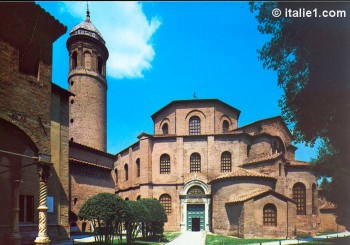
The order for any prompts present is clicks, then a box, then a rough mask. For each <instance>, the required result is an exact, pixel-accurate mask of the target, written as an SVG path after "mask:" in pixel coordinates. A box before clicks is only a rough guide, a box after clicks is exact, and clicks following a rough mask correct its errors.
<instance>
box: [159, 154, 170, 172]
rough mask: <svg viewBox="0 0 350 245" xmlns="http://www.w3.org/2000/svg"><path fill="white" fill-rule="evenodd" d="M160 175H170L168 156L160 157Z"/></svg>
mask: <svg viewBox="0 0 350 245" xmlns="http://www.w3.org/2000/svg"><path fill="white" fill-rule="evenodd" d="M160 173H161V174H170V157H169V155H168V154H163V155H161V157H160Z"/></svg>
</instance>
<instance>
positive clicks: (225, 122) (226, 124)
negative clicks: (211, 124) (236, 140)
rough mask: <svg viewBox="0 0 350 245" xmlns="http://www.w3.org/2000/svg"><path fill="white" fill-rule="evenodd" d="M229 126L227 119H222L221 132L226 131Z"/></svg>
mask: <svg viewBox="0 0 350 245" xmlns="http://www.w3.org/2000/svg"><path fill="white" fill-rule="evenodd" d="M229 126H230V125H229V123H228V121H226V120H224V121H223V122H222V132H223V133H226V132H228V129H229Z"/></svg>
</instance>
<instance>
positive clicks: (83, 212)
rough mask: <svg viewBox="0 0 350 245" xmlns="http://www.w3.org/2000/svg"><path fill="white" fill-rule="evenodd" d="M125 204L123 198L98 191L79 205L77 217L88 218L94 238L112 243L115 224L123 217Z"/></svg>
mask: <svg viewBox="0 0 350 245" xmlns="http://www.w3.org/2000/svg"><path fill="white" fill-rule="evenodd" d="M126 210H127V206H126V203H125V201H124V200H123V199H121V198H120V197H119V196H117V195H115V194H111V193H100V194H97V195H95V196H93V197H91V198H89V199H88V200H87V201H86V202H85V203H84V204H83V206H82V207H81V209H80V211H79V213H78V217H79V219H81V220H88V221H90V222H91V223H92V225H93V227H94V232H95V234H96V236H95V240H96V242H99V243H103V242H104V243H105V244H113V238H114V236H115V235H116V231H117V229H116V228H117V227H116V225H117V224H119V223H120V220H122V219H124V217H125V214H126Z"/></svg>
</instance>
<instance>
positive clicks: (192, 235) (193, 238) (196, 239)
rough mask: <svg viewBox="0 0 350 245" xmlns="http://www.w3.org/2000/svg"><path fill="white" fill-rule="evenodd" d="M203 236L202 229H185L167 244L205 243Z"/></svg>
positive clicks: (194, 244)
mask: <svg viewBox="0 0 350 245" xmlns="http://www.w3.org/2000/svg"><path fill="white" fill-rule="evenodd" d="M205 236H206V233H205V232H204V231H186V232H183V233H181V235H180V236H178V237H177V238H175V239H174V240H172V241H171V242H169V243H167V245H186V244H188V245H205Z"/></svg>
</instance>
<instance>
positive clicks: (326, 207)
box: [320, 201, 337, 210]
mask: <svg viewBox="0 0 350 245" xmlns="http://www.w3.org/2000/svg"><path fill="white" fill-rule="evenodd" d="M335 208H337V206H336V205H335V204H334V203H332V202H329V201H326V202H325V203H324V204H323V205H322V206H321V207H320V209H323V210H329V209H335Z"/></svg>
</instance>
